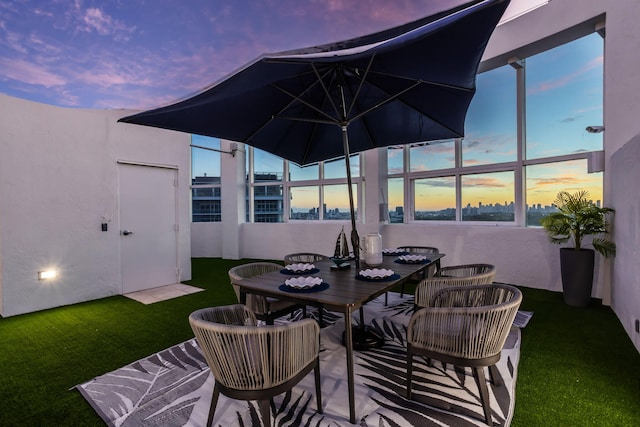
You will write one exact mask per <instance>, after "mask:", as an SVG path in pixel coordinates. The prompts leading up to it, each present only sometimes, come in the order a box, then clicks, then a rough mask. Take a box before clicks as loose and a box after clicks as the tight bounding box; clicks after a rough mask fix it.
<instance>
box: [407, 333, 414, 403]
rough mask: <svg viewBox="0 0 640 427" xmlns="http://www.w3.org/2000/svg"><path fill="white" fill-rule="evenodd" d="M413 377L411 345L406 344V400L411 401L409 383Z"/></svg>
mask: <svg viewBox="0 0 640 427" xmlns="http://www.w3.org/2000/svg"><path fill="white" fill-rule="evenodd" d="M412 376H413V354H411V344H407V399H409V400H411V394H412V393H411V382H412V381H413V380H412Z"/></svg>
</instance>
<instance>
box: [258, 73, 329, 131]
mask: <svg viewBox="0 0 640 427" xmlns="http://www.w3.org/2000/svg"><path fill="white" fill-rule="evenodd" d="M329 72H330V71H327V73H325V75H326V74H328V73H329ZM314 84H315V83H314ZM314 84H311V85H310V86H309V87H308V88H306V89H305V90H304V91H303V92H302V93H301V95H304V94H305V93H307V92H309V91H310V90H311V89H312V88H313V86H314ZM272 86H273V87H275V88H276V89H278V90H280V91H281V92H284V93H285V94H286V95H289V96H291V98H292V99H291V102H289V103H288V104H287V105H285V106H284V107H283V108H281V109H280V111H279V112H278V113H277V114H274V115H273V116H272V117H271V118H275V117H280V118H285V117H283V116H280V113H282V112H283V111H284V110H286V109H287V108H289V107H290V106H291V104H293V103H294V102H295V101H296V100H299V101H301V102H302V100H301V99H300V97H298V96H295V95H293V94H289V93H287V92H286V91H285V90H283V89H281V88H279V87H278V86H276V85H275V84H272ZM330 118H331V119H333V118H332V117H330ZM330 123H331V124H335V121H331V122H330ZM268 124H269V121H268V120H267V121H266V122H265V123H263V124H262V126H260V127H259V128H258V129H256V130H255V132H253V133H252V134H251V135H249V137H248V138H247V141H250V140H251V139H252V138H253V137H254V136H256V135H257V134H258V133H260V132H261V131H262V129H264V128H265V127H266V126H267V125H268Z"/></svg>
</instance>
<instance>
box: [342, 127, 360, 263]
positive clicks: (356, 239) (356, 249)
mask: <svg viewBox="0 0 640 427" xmlns="http://www.w3.org/2000/svg"><path fill="white" fill-rule="evenodd" d="M341 129H342V145H343V148H344V159H345V163H346V164H347V189H348V191H349V209H350V211H351V245H352V246H353V256H354V258H355V261H356V275H357V274H358V273H359V272H360V236H358V229H357V228H356V212H355V211H356V210H355V208H354V207H353V190H352V189H351V162H350V160H349V135H348V134H347V126H346V125H342V126H341Z"/></svg>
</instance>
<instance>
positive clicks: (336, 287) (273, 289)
mask: <svg viewBox="0 0 640 427" xmlns="http://www.w3.org/2000/svg"><path fill="white" fill-rule="evenodd" d="M443 256H444V254H433V255H429V256H428V260H429V261H428V262H425V263H416V264H400V263H397V262H395V260H396V259H397V257H395V256H384V257H383V261H382V265H381V266H376V267H370V266H367V265H366V264H364V263H362V264H361V266H360V270H364V269H367V268H386V269H390V270H393V271H394V273H396V274H397V275H398V276H399V277H397V278H396V279H394V280H386V281H363V280H359V279H356V277H355V275H356V267H355V262H354V261H351V268H348V269H341V270H335V269H332V268H331V266H332V265H334V264H333V262H331V261H320V262H315V263H314V265H315V266H316V267H317V268H318V269H319V270H320V271H319V272H317V273H315V274H311V275H310V276H314V277H321V278H322V281H323V282H325V283H328V284H329V287H328V288H327V289H325V290H322V291H318V292H308V293H298V292H296V293H293V292H287V291H286V290H280V289H279V287H280V285H282V284H283V283H284V281H285V280H287V279H288V278H291V277H293V276H288V275H285V274H282V273H280V272H278V271H275V272H271V273H266V274H262V275H259V276H254V277H250V278H246V279H242V280H240V281H238V282H237V283H236V285H238V286H239V287H240V292H244V293H248V294H258V295H264V296H271V297H276V298H278V299H283V300H285V299H286V300H291V301H302V302H306V303H309V304H312V305H313V304H315V305H323V306H324V307H326V308H328V309H331V310H336V311H344V310H345V309H347V308H350V309H352V310H354V309H357V308H359V307H361V306H362V305H364V304H366V303H367V302H369V301H371V300H373V299H375V298H377V297H378V296H380V295H382V294H384V293H385V292H387V291H389V290H390V289H392V288H393V287H395V286H396V285H398V284H400V283H402V282H404V281H406V280H408V279H409V277H411V276H412V275H413V274H415V273H418V272H420V271H422V270H424V269H426V268H428V267H429V266H430V265H432V264H435V263H437V262H438V261H439V260H440V258H442V257H443ZM301 276H304V274H301Z"/></svg>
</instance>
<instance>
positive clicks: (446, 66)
mask: <svg viewBox="0 0 640 427" xmlns="http://www.w3.org/2000/svg"><path fill="white" fill-rule="evenodd" d="M508 4H509V0H476V1H471V2H467V3H465V4H463V5H461V6H458V7H455V8H453V9H450V10H447V11H444V12H441V13H438V14H435V15H432V16H428V17H426V18H422V19H420V20H417V21H414V22H411V23H408V24H405V25H401V26H399V27H395V28H392V29H389V30H386V31H382V32H379V33H375V34H371V35H367V36H363V37H359V38H355V39H351V40H346V41H342V42H337V43H332V44H328V45H323V46H316V47H311V48H305V49H299V50H292V51H287V52H281V53H274V54H266V55H262V56H260V57H258V58H257V59H255V60H254V61H252V62H251V63H249V64H247V65H246V66H244V67H243V68H241V69H240V70H238V71H236V72H234V73H233V74H231V75H230V76H228V77H226V78H224V79H222V80H221V81H219V82H217V83H215V84H213V85H212V86H210V87H209V88H207V89H205V90H204V91H203V92H201V93H199V94H197V95H195V96H192V97H190V98H188V99H185V100H183V101H180V102H177V103H175V104H172V105H168V106H165V107H161V108H157V109H153V110H149V111H145V112H142V113H139V114H135V115H132V116H128V117H124V118H122V119H120V121H122V122H127V123H135V124H140V125H147V126H153V127H159V128H164V129H172V130H177V131H183V132H189V133H194V134H199V135H205V136H212V137H219V138H224V139H229V140H232V141H238V142H244V143H247V144H249V145H251V146H253V147H257V148H260V149H262V150H265V151H267V152H270V153H272V154H275V155H277V156H280V157H282V158H284V159H287V160H291V161H293V162H295V163H297V164H299V165H305V164H309V163H315V162H318V161H321V160H328V159H333V158H337V157H341V156H345V158H346V160H347V179H348V183H349V185H348V189H349V196H350V203H351V218H352V228H353V230H352V236H351V237H352V243H353V246H354V252H355V256H356V258H357V257H358V249H357V248H358V246H359V244H358V240H359V239H358V237H357V232H356V230H355V218H354V212H353V195H352V194H351V185H350V184H351V176H350V168H349V167H348V166H349V165H348V160H349V154H350V153H356V152H360V151H364V150H369V149H372V148H377V147H385V146H389V145H398V144H407V143H413V142H423V141H431V140H439V139H448V138H459V137H462V136H463V133H464V119H465V116H466V113H467V109H468V107H469V103H470V102H471V99H472V97H473V95H474V93H475V79H476V73H477V70H478V66H479V63H480V59H481V58H482V54H483V53H484V49H485V47H486V45H487V42H488V40H489V37H490V36H491V34H492V32H493V30H494V28H495V26H496V25H497V24H498V21H499V20H500V18H501V16H502V14H503V12H504V10H505V9H506V7H507V6H508ZM354 232H355V236H354ZM356 260H357V259H356Z"/></svg>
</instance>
